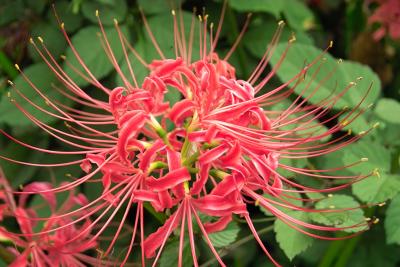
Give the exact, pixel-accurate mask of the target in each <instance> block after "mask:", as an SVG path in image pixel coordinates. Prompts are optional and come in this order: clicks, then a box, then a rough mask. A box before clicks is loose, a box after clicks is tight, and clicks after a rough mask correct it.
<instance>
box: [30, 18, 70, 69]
mask: <svg viewBox="0 0 400 267" xmlns="http://www.w3.org/2000/svg"><path fill="white" fill-rule="evenodd" d="M31 35H32V36H33V37H38V36H40V37H41V38H42V39H43V40H44V44H45V45H46V47H47V49H49V50H50V52H51V53H52V54H53V55H54V56H55V57H56V58H57V57H58V56H59V55H61V54H63V52H64V50H65V48H66V47H67V43H66V42H65V39H64V36H63V35H62V33H61V31H60V30H59V29H58V28H57V27H56V26H55V25H54V24H49V23H44V22H42V23H38V24H34V26H33V29H32V31H31ZM37 43H38V42H37ZM38 46H39V47H40V45H39V44H38ZM28 51H29V55H30V57H31V58H32V59H33V60H35V61H39V62H42V61H43V59H42V58H41V57H40V55H39V54H38V52H36V50H35V48H34V47H33V45H30V46H28Z"/></svg>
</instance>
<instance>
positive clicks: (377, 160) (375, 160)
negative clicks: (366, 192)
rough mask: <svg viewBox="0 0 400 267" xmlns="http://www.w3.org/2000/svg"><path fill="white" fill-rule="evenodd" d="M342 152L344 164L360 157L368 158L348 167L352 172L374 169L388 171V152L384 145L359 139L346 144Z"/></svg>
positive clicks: (365, 171) (362, 172)
mask: <svg viewBox="0 0 400 267" xmlns="http://www.w3.org/2000/svg"><path fill="white" fill-rule="evenodd" d="M343 154H344V155H343V162H344V164H345V165H349V164H352V163H354V162H357V161H360V159H362V158H365V159H368V161H366V162H362V163H360V164H357V165H356V166H354V167H351V168H349V171H351V172H353V173H354V174H360V173H361V174H368V172H371V171H374V170H375V169H377V170H378V171H379V172H380V173H384V172H389V171H390V154H389V153H388V151H387V149H386V148H385V147H384V146H382V145H381V144H379V143H377V142H371V141H364V140H363V141H359V142H357V143H355V144H352V145H350V146H348V147H347V149H346V151H345V153H343Z"/></svg>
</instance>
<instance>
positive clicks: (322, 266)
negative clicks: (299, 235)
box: [318, 240, 345, 267]
mask: <svg viewBox="0 0 400 267" xmlns="http://www.w3.org/2000/svg"><path fill="white" fill-rule="evenodd" d="M344 245H345V240H337V241H333V242H331V243H330V245H329V247H328V249H327V251H326V252H325V255H324V257H323V258H322V260H321V261H320V263H319V265H318V267H330V266H332V263H333V262H334V261H335V259H336V256H337V254H338V253H339V252H340V251H341V249H342V248H343V246H344Z"/></svg>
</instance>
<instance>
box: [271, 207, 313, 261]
mask: <svg viewBox="0 0 400 267" xmlns="http://www.w3.org/2000/svg"><path fill="white" fill-rule="evenodd" d="M287 215H288V216H291V217H293V218H296V219H298V220H302V221H304V222H309V218H308V215H307V213H305V212H300V211H291V212H288V213H287ZM274 231H275V233H276V240H277V241H278V243H279V247H280V248H281V249H282V250H283V251H284V252H285V254H286V256H287V257H288V258H289V259H290V260H292V259H293V258H294V257H295V256H296V255H298V254H299V253H301V252H303V251H304V250H306V249H307V248H308V247H309V246H311V245H312V243H313V242H314V239H313V238H311V237H310V236H308V235H305V234H303V233H301V232H299V231H298V230H295V229H293V228H291V227H290V226H288V225H287V224H285V223H284V222H283V221H281V220H276V221H275V224H274Z"/></svg>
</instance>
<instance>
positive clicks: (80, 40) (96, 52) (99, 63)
mask: <svg viewBox="0 0 400 267" xmlns="http://www.w3.org/2000/svg"><path fill="white" fill-rule="evenodd" d="M121 31H122V32H123V33H125V35H126V36H128V35H127V34H126V32H127V31H126V28H125V27H122V26H121ZM99 32H100V29H99V27H97V26H88V27H86V28H83V29H81V30H80V31H79V32H77V33H76V34H75V35H74V37H73V38H72V43H73V44H74V46H75V48H76V50H77V51H78V53H79V55H80V57H81V58H82V60H83V62H84V63H85V64H86V66H87V67H88V68H89V70H90V71H91V72H92V74H93V75H94V76H95V77H96V78H97V79H101V78H103V77H104V76H106V75H107V74H109V73H110V72H111V71H112V70H113V69H114V66H113V64H112V63H111V62H110V60H109V59H108V57H107V54H106V52H105V51H104V49H103V47H102V45H101V41H100V40H99V38H98V37H97V34H98V33H99ZM105 32H106V34H107V39H108V41H109V42H110V46H111V48H112V50H113V53H114V56H115V58H116V60H117V61H118V62H119V61H121V59H122V58H123V56H124V54H123V51H122V47H121V43H120V39H119V37H118V32H117V31H116V30H115V29H114V28H113V27H112V28H105ZM66 56H67V60H68V61H69V62H70V64H71V65H73V66H74V67H75V68H78V70H80V71H81V72H83V73H85V74H86V72H85V71H84V70H83V68H82V67H81V65H80V63H79V62H78V60H77V59H76V57H75V56H74V54H73V51H72V49H71V48H68V49H67V52H66ZM64 69H65V72H66V73H67V74H68V75H69V76H70V77H71V79H72V80H74V82H75V83H76V84H78V85H79V86H86V85H88V84H89V83H88V82H87V81H86V80H84V79H83V78H82V77H80V76H79V75H78V74H77V73H75V72H74V71H73V70H72V69H71V68H69V67H68V66H67V64H65V65H64Z"/></svg>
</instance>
